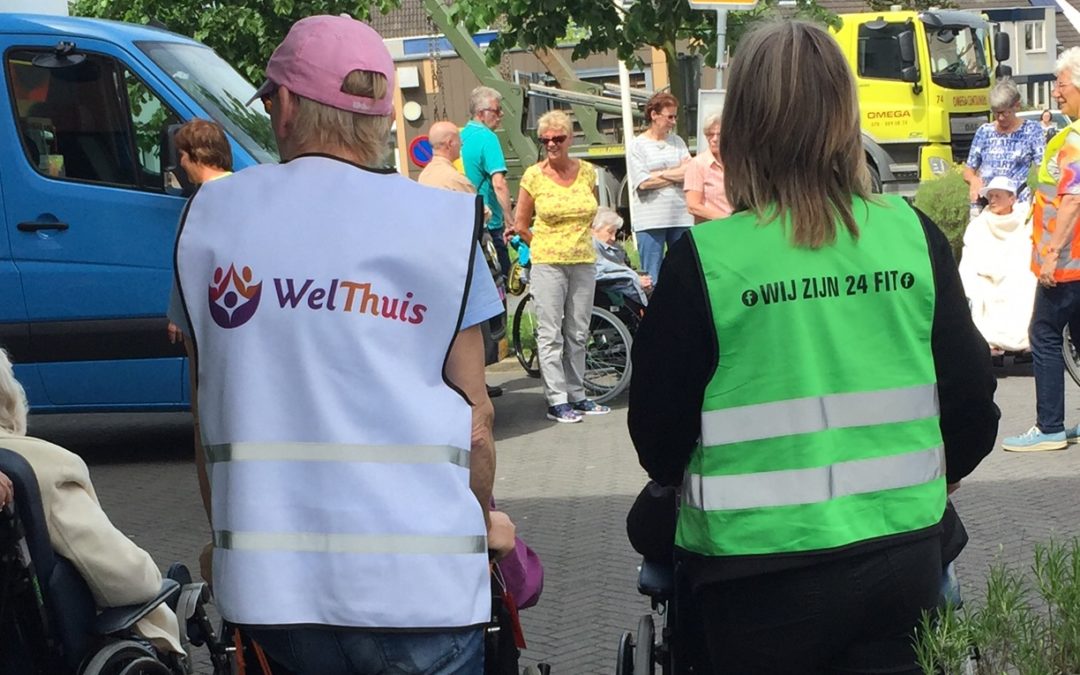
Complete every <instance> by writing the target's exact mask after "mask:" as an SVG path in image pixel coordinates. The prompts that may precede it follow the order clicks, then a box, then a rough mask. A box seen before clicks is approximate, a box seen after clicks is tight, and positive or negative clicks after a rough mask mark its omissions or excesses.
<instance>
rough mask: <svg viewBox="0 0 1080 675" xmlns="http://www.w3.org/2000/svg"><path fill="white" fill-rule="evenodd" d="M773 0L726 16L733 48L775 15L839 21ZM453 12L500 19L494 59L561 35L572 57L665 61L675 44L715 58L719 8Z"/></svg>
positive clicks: (607, 4) (600, 3)
mask: <svg viewBox="0 0 1080 675" xmlns="http://www.w3.org/2000/svg"><path fill="white" fill-rule="evenodd" d="M778 4H779V2H778V0H760V2H759V4H758V6H757V7H755V8H754V9H752V10H749V11H743V12H732V13H730V14H729V17H728V29H727V42H728V46H729V48H731V49H733V48H734V47H735V45H737V44H738V41H739V38H740V37H742V35H743V34H744V33H745V32H746V31H747V29H749V28H750V27H751V26H752V25H753V24H754V23H756V22H758V21H761V20H763V19H768V18H772V17H774V16H778V15H780V13H781V12H782V11H783V13H784V15H792V14H793V15H795V16H797V17H799V18H804V19H807V20H811V21H816V22H818V23H826V24H836V23H837V18H836V15H834V14H832V13H831V12H829V11H828V10H826V9H824V8H823V7H821V6H820V5H818V4H817V2H816V0H796V3H795V7H794V8H785V9H784V10H781V9H780V8H779V6H778ZM452 11H453V13H454V16H455V17H456V18H457V19H458V20H459V21H461V22H462V23H464V24H465V26H466V27H467V28H468V29H469V30H472V31H476V30H480V29H483V28H486V27H489V26H492V25H496V24H498V26H499V35H498V37H497V38H496V39H495V40H494V41H493V42H492V43H491V44H490V45H488V48H487V49H488V59H489V60H490V61H491V62H492V63H495V62H498V60H499V59H500V57H501V56H502V54H503V52H505V51H506V50H508V49H512V48H514V47H553V46H555V45H556V44H558V43H559V42H561V41H562V40H563V37H564V36H566V35H573V36H574V37H576V38H578V42H577V44H576V45H575V46H574V52H573V58H575V59H580V58H584V57H585V56H588V55H589V54H596V53H603V52H608V51H615V52H616V53H618V55H619V58H620V59H622V60H624V61H630V62H635V61H636V60H637V59H636V57H635V56H634V52H635V50H637V49H638V48H640V47H644V46H650V47H655V48H657V49H660V50H663V51H664V53H665V54H666V55H667V60H668V63H671V64H674V63H675V62H676V54H677V45H681V44H688V45H689V51H690V52H691V53H699V54H703V55H704V56H705V60H706V62H707V63H709V64H710V65H715V64H716V60H717V54H716V49H717V43H716V37H717V35H716V28H717V27H716V13H715V12H711V11H701V10H695V9H691V8H690V4H689V3H688V2H687V0H637V1H636V2H635V3H634V4H633V5H631V6H630V8H629V9H628V10H626V11H625V12H624V11H623V10H622V8H621V7H620V6H617V4H616V2H614V1H613V0H542V1H538V0H456V1H455V2H454V5H453V8H452ZM670 76H671V78H672V85H673V86H672V88H673V89H674V90H676V91H678V90H681V86H679V85H680V84H681V83H680V82H678V81H677V78H678V77H679V73H678V69H675V68H673V69H672V70H671V73H670Z"/></svg>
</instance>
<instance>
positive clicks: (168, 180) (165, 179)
mask: <svg viewBox="0 0 1080 675" xmlns="http://www.w3.org/2000/svg"><path fill="white" fill-rule="evenodd" d="M181 126H182V125H180V124H170V125H169V126H168V127H166V128H165V130H164V131H162V132H161V146H160V147H161V154H160V155H159V156H160V157H161V160H162V167H161V182H162V185H161V189H162V190H164V191H165V194H169V195H174V196H177V197H190V196H191V195H193V194H195V185H194V184H193V183H192V182H191V181H190V180H188V177H187V172H186V171H184V170H183V169H182V168H181V167H180V153H179V152H178V151H177V149H176V131H177V130H178V129H179V128H180V127H181Z"/></svg>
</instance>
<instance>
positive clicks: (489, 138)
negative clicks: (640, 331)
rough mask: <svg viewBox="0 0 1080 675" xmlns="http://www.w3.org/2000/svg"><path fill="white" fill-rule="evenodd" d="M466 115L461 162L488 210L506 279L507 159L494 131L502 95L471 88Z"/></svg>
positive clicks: (510, 219)
mask: <svg viewBox="0 0 1080 675" xmlns="http://www.w3.org/2000/svg"><path fill="white" fill-rule="evenodd" d="M469 114H470V115H471V116H472V119H470V120H469V123H468V124H466V125H465V128H464V129H462V130H461V163H462V165H464V167H465V175H466V176H467V177H468V179H469V180H470V181H471V182H472V184H473V185H475V186H476V191H477V193H479V195H480V196H481V197H483V198H484V204H485V205H487V207H488V208H489V209H491V218H490V219H489V220H488V222H487V226H488V229H489V230H490V231H491V238H492V240H493V241H494V243H495V250H496V251H497V252H498V255H499V267H501V268H502V273H503V276H506V275H508V274H509V273H510V255H509V253H508V252H507V250H506V241H505V240H504V239H503V232H504V230H505V229H506V228H507V227H509V226H511V225H513V221H512V216H511V213H510V186H509V184H507V182H506V158H505V157H504V156H503V151H502V146H501V145H500V144H499V137H498V136H496V135H495V131H494V130H495V129H498V128H499V123H500V122H501V121H502V116H503V110H502V95H500V94H499V92H497V91H495V90H494V89H492V88H491V87H477V88H476V89H473V90H472V93H471V94H470V95H469Z"/></svg>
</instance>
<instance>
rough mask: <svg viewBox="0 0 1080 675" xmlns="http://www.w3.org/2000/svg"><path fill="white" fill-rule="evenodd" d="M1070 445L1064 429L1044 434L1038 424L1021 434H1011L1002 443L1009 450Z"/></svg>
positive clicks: (1056, 447) (1057, 448)
mask: <svg viewBox="0 0 1080 675" xmlns="http://www.w3.org/2000/svg"><path fill="white" fill-rule="evenodd" d="M1073 431H1075V429H1073ZM1068 445H1069V443H1068V441H1067V440H1066V436H1065V432H1064V431H1059V432H1057V433H1056V434H1044V433H1043V432H1042V431H1040V430H1039V427H1038V426H1033V427H1031V428H1030V429H1028V430H1027V431H1025V432H1024V433H1022V434H1020V435H1019V436H1010V437H1009V438H1006V439H1005V440H1004V441H1002V443H1001V447H1002V448H1004V449H1006V450H1008V451H1009V452H1042V451H1044V450H1064V449H1065V448H1066V447H1067V446H1068Z"/></svg>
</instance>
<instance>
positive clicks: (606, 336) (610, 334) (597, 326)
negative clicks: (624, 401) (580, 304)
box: [584, 307, 633, 403]
mask: <svg viewBox="0 0 1080 675" xmlns="http://www.w3.org/2000/svg"><path fill="white" fill-rule="evenodd" d="M632 344H633V339H632V338H631V337H630V331H629V330H627V328H626V324H624V323H623V322H622V321H620V320H619V317H617V316H615V315H614V314H612V313H611V312H609V311H608V310H606V309H603V308H601V307H593V309H592V319H591V320H590V321H589V335H588V337H587V338H586V342H585V382H584V384H585V391H586V392H587V393H588V394H589V397H590V398H592V399H593V400H594V401H596V402H597V403H603V402H605V401H610V400H611V399H613V398H615V397H616V396H618V395H619V394H621V393H622V392H623V390H624V389H626V387H627V386H628V385H629V384H630V346H631V345H632Z"/></svg>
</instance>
